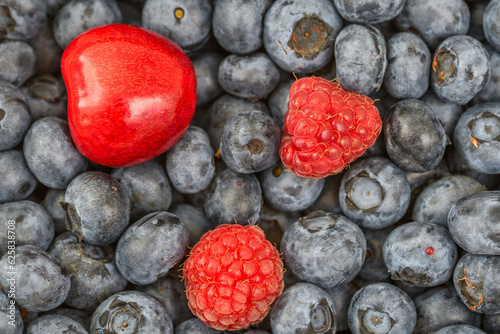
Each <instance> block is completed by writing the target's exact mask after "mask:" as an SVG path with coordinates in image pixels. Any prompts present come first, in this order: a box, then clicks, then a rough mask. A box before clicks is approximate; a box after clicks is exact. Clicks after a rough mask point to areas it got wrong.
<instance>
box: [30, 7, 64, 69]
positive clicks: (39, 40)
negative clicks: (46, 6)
mask: <svg viewBox="0 0 500 334" xmlns="http://www.w3.org/2000/svg"><path fill="white" fill-rule="evenodd" d="M49 1H50V0H49ZM56 1H62V2H66V0H56ZM28 43H29V44H30V45H31V47H32V48H33V50H34V51H35V54H36V61H35V74H36V75H44V74H49V73H52V74H56V73H58V72H59V71H60V66H61V57H62V53H63V49H61V47H60V46H59V44H57V42H56V40H55V38H54V32H53V30H52V19H48V20H47V21H46V22H45V24H44V25H43V27H42V28H41V29H40V31H39V32H38V34H36V36H35V37H33V38H32V39H30V40H29V41H28Z"/></svg>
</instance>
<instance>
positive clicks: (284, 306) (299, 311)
mask: <svg viewBox="0 0 500 334" xmlns="http://www.w3.org/2000/svg"><path fill="white" fill-rule="evenodd" d="M271 328H272V332H273V334H290V333H322V334H335V333H336V329H337V316H336V313H335V303H334V301H333V299H332V297H330V295H329V294H328V292H326V291H325V290H323V289H321V288H320V287H318V286H316V285H314V284H311V283H305V282H300V283H296V284H294V285H292V286H290V287H288V288H286V289H285V290H284V291H283V294H282V295H281V296H280V297H279V298H278V299H277V300H276V301H275V303H274V305H273V307H272V308H271Z"/></svg>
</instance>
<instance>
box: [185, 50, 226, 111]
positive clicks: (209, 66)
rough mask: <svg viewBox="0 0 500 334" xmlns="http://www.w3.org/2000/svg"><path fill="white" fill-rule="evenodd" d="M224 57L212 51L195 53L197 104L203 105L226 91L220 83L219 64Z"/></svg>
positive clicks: (192, 59) (198, 105) (193, 60)
mask: <svg viewBox="0 0 500 334" xmlns="http://www.w3.org/2000/svg"><path fill="white" fill-rule="evenodd" d="M222 59H223V57H222V56H221V55H220V54H218V53H216V52H211V51H206V52H200V53H197V54H195V55H194V56H193V57H192V58H191V61H192V62H193V67H194V72H195V73H196V106H197V107H203V106H206V105H208V104H209V103H211V102H212V101H214V100H215V99H216V98H218V97H219V96H220V95H222V94H223V93H224V90H223V89H222V88H221V86H220V85H219V78H218V75H219V65H220V63H221V61H222Z"/></svg>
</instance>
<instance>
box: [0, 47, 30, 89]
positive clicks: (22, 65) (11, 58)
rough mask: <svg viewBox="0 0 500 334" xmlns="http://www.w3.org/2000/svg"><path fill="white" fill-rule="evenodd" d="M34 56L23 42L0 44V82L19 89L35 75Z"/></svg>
mask: <svg viewBox="0 0 500 334" xmlns="http://www.w3.org/2000/svg"><path fill="white" fill-rule="evenodd" d="M35 61H36V55H35V51H34V50H33V48H32V47H31V46H30V45H29V44H28V43H26V42H23V41H10V40H4V41H2V42H0V68H1V69H2V71H0V80H4V81H7V82H10V83H12V84H13V85H15V86H17V87H20V86H21V85H22V84H24V83H25V82H26V80H28V79H29V78H30V77H31V76H32V75H33V74H34V73H35Z"/></svg>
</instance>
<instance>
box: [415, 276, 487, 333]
mask: <svg viewBox="0 0 500 334" xmlns="http://www.w3.org/2000/svg"><path fill="white" fill-rule="evenodd" d="M413 302H414V303H415V308H416V310H417V324H416V326H415V331H414V332H413V333H414V334H427V333H434V331H437V330H439V329H440V328H443V327H446V326H450V325H456V324H469V325H473V326H478V327H479V326H480V324H481V315H480V314H479V313H475V312H472V311H471V310H469V309H468V308H467V307H466V306H465V305H464V304H463V303H462V301H461V300H460V297H459V296H458V294H457V292H456V290H455V288H454V287H453V285H451V284H443V285H440V286H438V287H435V288H432V289H430V290H428V291H426V292H424V293H423V294H421V295H419V296H418V297H416V298H415V299H414V300H413Z"/></svg>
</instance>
